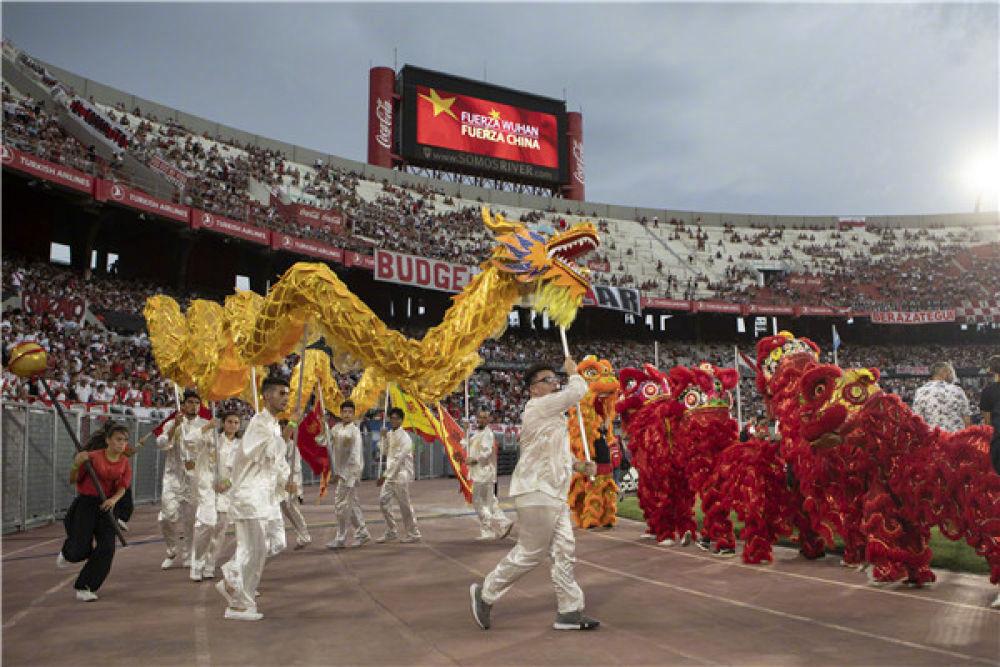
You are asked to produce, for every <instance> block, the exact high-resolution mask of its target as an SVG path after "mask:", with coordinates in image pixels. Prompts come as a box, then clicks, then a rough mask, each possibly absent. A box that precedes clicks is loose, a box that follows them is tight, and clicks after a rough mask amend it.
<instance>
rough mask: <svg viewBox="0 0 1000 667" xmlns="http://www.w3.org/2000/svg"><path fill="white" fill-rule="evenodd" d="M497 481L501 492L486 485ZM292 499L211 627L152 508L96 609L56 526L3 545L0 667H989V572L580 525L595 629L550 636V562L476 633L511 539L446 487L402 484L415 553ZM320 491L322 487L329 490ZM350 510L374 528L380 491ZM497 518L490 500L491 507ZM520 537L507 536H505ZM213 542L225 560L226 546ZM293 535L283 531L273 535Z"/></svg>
mask: <svg viewBox="0 0 1000 667" xmlns="http://www.w3.org/2000/svg"><path fill="white" fill-rule="evenodd" d="M505 487H506V480H502V482H501V491H502V492H503V491H504V488H505ZM307 491H308V500H307V502H306V504H305V505H303V510H304V513H305V515H306V519H307V521H308V522H309V524H310V526H311V531H312V536H313V544H312V545H311V546H310V547H308V548H306V549H304V550H301V551H292V550H289V551H286V552H285V553H283V554H281V555H279V556H278V557H276V558H274V559H272V560H270V561H269V562H268V564H267V567H266V569H265V571H264V576H263V579H262V581H261V593H262V596H261V598H260V602H259V609H260V611H262V612H263V613H264V616H265V618H264V620H262V621H259V622H256V623H247V622H238V621H225V620H223V618H222V613H223V610H224V603H223V602H222V600H221V598H220V597H219V595H218V594H217V593H216V592H215V590H214V589H213V583H212V582H208V581H206V582H203V583H195V582H192V581H190V580H189V579H188V573H187V571H186V570H183V569H180V568H178V569H172V570H168V571H161V570H160V561H161V560H162V559H163V557H164V546H163V542H162V540H161V538H160V535H159V532H158V529H157V525H156V508H155V507H150V506H145V507H139V508H138V509H137V511H136V514H135V516H134V517H133V519H132V523H131V531H130V533H129V538H130V540H131V541H132V542H133V544H132V545H131V546H129V547H128V548H127V549H119V550H118V551H117V552H116V554H115V562H114V567H113V569H112V572H111V575H110V577H109V578H108V581H107V582H106V583H105V585H104V587H103V588H102V589H101V591H100V596H101V599H100V600H99V601H97V602H93V603H82V602H77V601H76V600H75V598H74V596H73V589H72V582H73V580H74V578H75V576H76V575H75V572H76V569H75V567H74V568H73V569H71V570H57V569H56V568H55V556H56V553H57V551H58V549H59V547H60V546H61V544H62V539H63V537H64V535H63V529H62V525H61V524H55V525H51V526H46V527H44V528H38V529H35V530H31V531H29V532H26V533H18V534H13V535H7V536H5V537H4V539H3V649H2V654H3V655H2V657H3V662H4V663H5V664H8V665H101V666H106V665H142V666H143V667H147V666H150V665H212V664H240V665H278V664H280V665H287V664H302V665H319V664H322V665H333V664H338V665H380V666H386V665H510V664H517V665H575V666H578V665H654V664H655V665H664V664H676V665H700V664H752V665H808V666H809V667H816V666H818V665H837V666H843V665H907V666H910V665H982V664H986V665H990V664H993V665H997V664H1000V611H993V610H990V609H988V608H987V607H986V605H987V604H988V602H989V601H990V600H992V599H993V597H994V596H995V594H996V591H995V588H994V587H992V586H990V585H989V583H988V581H987V580H986V578H985V577H982V576H973V575H964V574H955V573H950V572H943V571H939V572H938V582H937V584H935V585H934V586H933V587H931V588H930V589H925V590H912V589H907V588H890V589H873V588H870V587H868V586H866V585H865V578H864V576H863V575H861V574H859V573H857V572H856V571H854V570H850V569H846V568H843V567H841V566H840V565H839V564H838V559H837V558H836V557H829V558H826V559H823V560H820V561H806V560H803V559H802V558H800V557H799V556H798V555H797V553H796V552H795V551H793V550H791V549H778V552H777V559H776V563H775V564H774V565H771V566H763V567H762V566H747V565H743V564H742V562H741V561H739V560H738V559H722V558H719V557H717V556H712V555H710V554H707V553H704V552H701V551H699V550H698V549H696V548H695V547H693V546H691V547H687V548H682V547H672V548H665V547H659V546H656V545H655V544H652V543H648V542H642V541H640V540H639V539H638V537H639V535H640V533H641V532H642V525H641V524H638V523H635V522H631V521H623V522H621V523H620V524H619V525H618V527H617V528H615V529H614V530H612V531H605V532H580V531H577V566H576V575H577V579H578V581H579V582H580V585H581V586H582V587H583V590H584V593H585V594H586V596H587V611H588V612H589V613H590V614H592V615H593V616H595V617H597V618H599V619H600V620H601V622H602V626H601V628H600V629H599V630H598V631H596V632H590V633H579V632H557V631H554V630H552V629H551V623H552V620H553V617H554V613H555V596H554V594H553V592H552V587H551V585H550V583H549V578H548V568H547V567H545V566H542V567H539V568H538V569H537V570H536V571H535V572H533V573H531V574H530V575H528V576H527V577H525V578H524V579H523V580H522V581H521V582H519V583H518V585H516V586H515V587H514V589H513V590H512V591H511V592H510V593H509V594H508V595H507V597H505V598H504V599H502V600H501V601H500V602H499V603H498V604H497V605H496V606H495V607H494V610H493V628H492V629H491V630H489V631H488V632H484V631H482V630H480V629H479V627H478V626H476V625H475V624H474V623H473V621H472V618H471V616H470V613H469V592H468V588H469V584H470V583H472V582H473V581H476V580H479V579H481V578H482V576H483V575H484V574H485V573H487V572H488V571H489V570H490V569H492V568H493V566H494V565H495V564H496V563H497V562H498V561H499V560H500V558H501V557H503V555H504V554H505V553H506V551H507V550H508V549H509V547H510V546H511V544H512V542H509V541H508V542H490V543H481V542H476V541H475V540H474V539H473V538H474V537H475V536H476V535H477V534H478V530H477V527H476V522H475V519H474V517H473V516H471V514H470V510H471V508H470V507H469V506H467V505H465V504H464V503H463V501H462V498H461V496H460V495H459V494H458V491H457V486H456V484H455V482H454V480H444V479H440V480H429V481H420V482H416V483H415V484H414V485H413V501H414V505H415V507H416V510H417V513H418V516H419V517H420V518H419V523H420V529H421V531H422V532H423V535H424V541H423V542H422V543H420V544H409V545H401V544H391V545H375V544H372V545H369V546H366V547H364V548H360V549H350V550H347V551H339V552H333V551H329V550H327V549H325V548H324V546H323V545H324V544H325V543H326V542H327V541H328V540H330V539H331V538H332V537H333V532H334V528H333V526H332V523H333V508H332V506H331V504H332V498H331V497H330V496H327V497H326V498H324V499H323V501H322V504H320V505H316V504H315V493H316V491H315V489H308V490H307ZM331 495H332V494H331ZM360 495H361V502H362V506H363V508H364V510H365V514H366V516H367V517H368V518H369V520H370V521H371V528H372V533H373V535H375V536H378V535H380V534H381V533H382V529H383V525H382V521H381V515H380V513H379V512H378V505H377V490H376V488H375V486H374V484H373V483H372V482H364V483H363V484H362V487H361V494H360ZM505 506H506V505H505ZM515 534H516V533H515ZM233 540H234V538H233V537H232V535H230V536H229V537H228V539H227V543H226V547H225V549H224V554H225V555H226V556H227V557H228V555H229V553H231V551H232V549H233V546H234V545H233ZM292 541H293V538H292V537H291V534H289V542H292Z"/></svg>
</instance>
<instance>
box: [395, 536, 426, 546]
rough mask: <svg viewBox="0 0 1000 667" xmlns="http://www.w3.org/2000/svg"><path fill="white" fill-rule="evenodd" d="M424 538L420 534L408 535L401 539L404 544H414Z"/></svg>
mask: <svg viewBox="0 0 1000 667" xmlns="http://www.w3.org/2000/svg"><path fill="white" fill-rule="evenodd" d="M422 539H423V538H422V537H421V536H420V535H407V536H406V537H404V538H402V539H400V540H399V541H400V542H401V543H402V544H413V543H414V542H419V541H421V540H422Z"/></svg>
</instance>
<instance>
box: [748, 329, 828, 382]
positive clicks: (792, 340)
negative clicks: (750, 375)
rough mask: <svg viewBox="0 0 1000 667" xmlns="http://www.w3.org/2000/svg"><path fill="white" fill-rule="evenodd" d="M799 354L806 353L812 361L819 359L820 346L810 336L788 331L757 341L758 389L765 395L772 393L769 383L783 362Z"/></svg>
mask: <svg viewBox="0 0 1000 667" xmlns="http://www.w3.org/2000/svg"><path fill="white" fill-rule="evenodd" d="M798 354H803V355H806V356H807V358H808V359H809V360H810V361H814V362H815V361H819V346H818V345H816V343H814V342H812V341H811V340H809V339H808V338H796V337H795V336H794V335H793V334H792V333H790V332H788V331H781V332H779V333H778V334H777V335H776V336H768V337H767V338H762V339H761V340H760V341H759V342H758V343H757V389H758V390H759V391H760V392H761V393H762V394H764V395H765V396H768V395H770V393H771V392H770V391H769V387H768V385H769V383H770V382H771V378H773V377H774V376H775V375H776V374H777V372H778V368H779V366H781V363H782V362H783V361H784V360H785V359H786V358H790V357H794V356H795V355H798Z"/></svg>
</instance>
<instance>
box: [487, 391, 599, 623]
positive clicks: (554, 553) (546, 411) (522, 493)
mask: <svg viewBox="0 0 1000 667" xmlns="http://www.w3.org/2000/svg"><path fill="white" fill-rule="evenodd" d="M586 393H587V383H586V381H584V379H583V378H582V377H580V376H579V375H573V376H571V377H570V379H569V383H568V384H567V385H566V387H565V388H564V389H563V390H561V391H558V392H554V393H552V394H549V395H548V396H542V397H541V398H533V399H531V400H530V401H528V403H527V404H526V405H525V406H524V414H523V416H522V418H521V438H520V447H521V455H520V458H519V459H518V462H517V467H516V468H515V469H514V474H513V475H512V476H511V480H510V495H511V496H512V497H513V498H514V505H515V507H516V508H517V526H518V528H517V530H518V538H517V544H516V545H515V546H514V548H513V549H511V550H510V553H508V554H507V555H506V556H505V557H504V559H503V560H502V561H500V563H499V564H498V565H497V566H496V568H495V569H494V570H493V571H492V572H490V573H489V574H488V575H487V576H486V580H485V581H484V582H483V589H482V599H483V602H485V603H486V604H490V605H491V604H493V603H495V602H496V601H497V600H498V599H499V598H500V597H501V596H502V595H503V594H504V593H506V592H507V591H508V590H509V589H510V587H511V586H512V585H513V584H514V582H515V581H517V580H518V579H520V578H521V577H522V576H524V575H525V574H527V573H528V572H530V571H531V570H533V569H534V568H535V567H537V566H538V565H539V564H540V563H541V562H542V559H543V558H544V557H545V556H546V555H548V556H549V558H550V559H551V560H552V570H551V575H552V585H553V586H554V587H555V590H556V600H557V601H558V604H559V613H561V614H567V613H571V612H575V611H582V610H583V606H584V599H583V591H581V590H580V587H579V586H578V585H577V583H576V579H575V578H574V577H573V563H574V562H575V561H576V555H575V552H576V541H575V540H574V538H573V525H572V524H571V523H570V518H569V505H567V504H566V497H567V495H568V493H569V485H570V481H571V480H572V476H573V455H572V454H571V453H570V448H569V431H568V430H567V428H566V417H565V415H564V414H563V413H564V412H566V411H567V410H569V409H570V408H571V407H573V406H574V405H576V404H577V403H578V402H579V401H580V399H582V398H583V397H584V395H585V394H586Z"/></svg>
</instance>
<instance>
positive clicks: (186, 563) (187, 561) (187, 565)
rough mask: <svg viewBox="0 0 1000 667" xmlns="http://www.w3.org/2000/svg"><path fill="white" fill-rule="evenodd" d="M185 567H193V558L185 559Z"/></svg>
mask: <svg viewBox="0 0 1000 667" xmlns="http://www.w3.org/2000/svg"><path fill="white" fill-rule="evenodd" d="M184 567H191V556H185V557H184Z"/></svg>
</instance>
